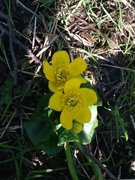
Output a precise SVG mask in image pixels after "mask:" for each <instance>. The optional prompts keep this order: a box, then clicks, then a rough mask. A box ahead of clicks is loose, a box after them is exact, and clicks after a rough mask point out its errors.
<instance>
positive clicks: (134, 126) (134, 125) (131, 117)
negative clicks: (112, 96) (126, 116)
mask: <svg viewBox="0 0 135 180" xmlns="http://www.w3.org/2000/svg"><path fill="white" fill-rule="evenodd" d="M130 119H131V121H132V124H133V129H134V131H135V120H134V118H133V116H132V115H130Z"/></svg>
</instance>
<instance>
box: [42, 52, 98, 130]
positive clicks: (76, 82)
mask: <svg viewBox="0 0 135 180" xmlns="http://www.w3.org/2000/svg"><path fill="white" fill-rule="evenodd" d="M51 63H52V65H50V64H49V63H48V62H47V61H44V62H43V72H44V74H45V76H46V78H47V79H48V80H49V89H50V90H51V91H52V92H54V94H53V95H52V96H51V98H50V100H49V106H50V108H51V109H53V110H56V111H60V112H61V114H60V123H61V124H62V126H63V127H64V128H65V129H67V130H71V129H72V130H73V131H74V132H75V133H79V132H80V131H81V130H82V129H83V124H84V123H88V122H89V121H90V119H91V112H90V110H89V108H88V107H89V106H91V105H93V104H95V103H96V102H97V95H96V92H95V91H94V90H92V89H88V88H81V87H80V86H81V84H82V83H85V82H86V80H85V79H84V78H82V76H81V74H82V73H83V72H84V71H85V70H86V68H87V64H86V62H85V61H84V60H83V59H82V58H80V57H79V58H76V59H74V60H73V61H72V62H71V63H70V58H69V55H68V53H67V52H66V51H63V50H61V51H57V52H55V53H54V54H53V56H52V62H51Z"/></svg>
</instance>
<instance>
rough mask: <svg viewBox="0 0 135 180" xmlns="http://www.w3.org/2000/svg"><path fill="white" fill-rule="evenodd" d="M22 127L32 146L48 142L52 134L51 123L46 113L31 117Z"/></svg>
mask: <svg viewBox="0 0 135 180" xmlns="http://www.w3.org/2000/svg"><path fill="white" fill-rule="evenodd" d="M24 127H25V130H26V132H27V134H28V136H29V138H30V140H31V141H32V143H33V144H34V145H37V144H39V143H41V142H45V141H46V140H48V139H49V138H50V135H51V134H52V132H53V126H52V123H51V122H50V120H49V119H48V117H47V114H46V113H44V114H41V115H39V116H35V117H33V118H32V119H31V120H30V121H29V122H27V123H25V124H24Z"/></svg>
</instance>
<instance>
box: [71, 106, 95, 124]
mask: <svg viewBox="0 0 135 180" xmlns="http://www.w3.org/2000/svg"><path fill="white" fill-rule="evenodd" d="M74 119H75V120H76V121H78V122H79V123H87V122H89V121H90V120H91V112H90V110H89V109H88V107H85V106H84V107H82V108H80V109H79V110H78V112H76V114H74Z"/></svg>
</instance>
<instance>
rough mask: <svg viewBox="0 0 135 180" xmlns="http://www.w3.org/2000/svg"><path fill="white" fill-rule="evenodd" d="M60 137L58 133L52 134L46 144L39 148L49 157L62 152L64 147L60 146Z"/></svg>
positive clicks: (40, 145)
mask: <svg viewBox="0 0 135 180" xmlns="http://www.w3.org/2000/svg"><path fill="white" fill-rule="evenodd" d="M58 141H59V138H58V135H57V134H56V133H53V134H51V136H50V137H49V139H48V140H47V141H45V142H44V143H41V144H39V145H38V148H40V149H42V150H43V151H45V152H46V153H47V154H48V155H54V154H57V153H59V152H60V150H61V149H62V147H60V146H58Z"/></svg>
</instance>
